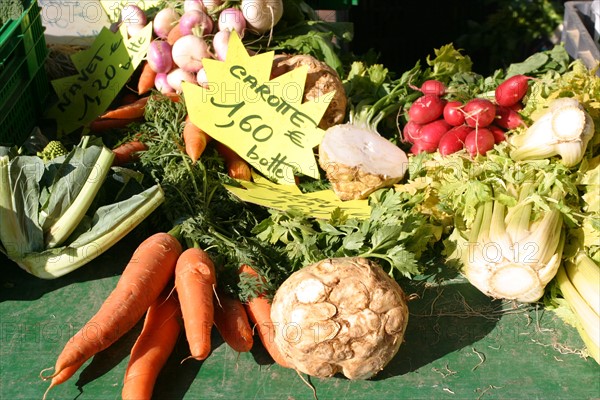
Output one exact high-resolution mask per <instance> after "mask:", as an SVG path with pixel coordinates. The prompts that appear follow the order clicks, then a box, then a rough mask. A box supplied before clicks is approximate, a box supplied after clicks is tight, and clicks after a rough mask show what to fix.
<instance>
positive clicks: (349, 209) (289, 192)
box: [225, 175, 371, 219]
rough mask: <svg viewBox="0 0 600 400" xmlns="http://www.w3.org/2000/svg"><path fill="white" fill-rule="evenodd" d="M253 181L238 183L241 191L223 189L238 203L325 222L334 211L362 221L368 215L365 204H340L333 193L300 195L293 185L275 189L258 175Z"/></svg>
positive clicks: (356, 201)
mask: <svg viewBox="0 0 600 400" xmlns="http://www.w3.org/2000/svg"><path fill="white" fill-rule="evenodd" d="M253 180H254V181H253V182H248V181H242V180H239V181H238V182H239V183H240V185H242V186H243V188H239V187H234V186H230V185H225V188H226V189H227V190H229V191H230V192H231V193H233V194H234V195H235V196H236V197H238V198H239V199H240V200H242V201H245V202H248V203H253V204H258V205H260V206H263V207H268V208H273V209H276V210H282V211H285V210H290V209H296V210H300V211H302V212H303V213H304V214H306V215H309V216H311V217H314V218H317V219H329V218H330V217H331V213H332V212H333V211H335V210H336V209H338V208H339V209H341V210H343V211H344V213H345V214H346V215H348V216H349V217H351V218H358V219H366V218H369V216H370V214H371V206H370V205H369V202H368V200H348V201H342V200H340V199H339V197H338V196H337V195H336V194H335V192H333V190H321V191H318V192H313V193H302V191H300V189H299V188H298V187H297V186H296V185H279V184H276V183H273V182H270V181H269V180H267V179H265V178H261V177H260V176H258V175H255V176H254V177H253Z"/></svg>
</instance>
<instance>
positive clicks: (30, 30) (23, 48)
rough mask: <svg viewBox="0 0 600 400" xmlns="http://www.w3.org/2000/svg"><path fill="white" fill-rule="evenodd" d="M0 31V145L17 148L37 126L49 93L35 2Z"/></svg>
mask: <svg viewBox="0 0 600 400" xmlns="http://www.w3.org/2000/svg"><path fill="white" fill-rule="evenodd" d="M22 1H23V6H24V10H25V11H24V12H23V14H21V16H20V18H18V19H16V20H11V21H9V22H7V23H5V24H4V25H3V26H2V28H1V29H0V145H6V146H12V145H19V144H21V143H22V142H24V141H25V139H26V138H27V136H28V134H29V133H30V132H31V130H32V129H33V128H34V127H35V126H36V125H37V124H38V122H39V120H40V118H41V116H42V114H43V107H44V103H45V101H46V99H47V98H48V95H49V94H50V84H49V81H48V77H47V75H46V70H45V69H44V63H45V61H46V58H47V57H48V49H47V47H46V40H45V38H44V30H45V28H44V26H43V25H42V18H41V15H40V11H41V9H40V7H39V5H38V3H37V0H22Z"/></svg>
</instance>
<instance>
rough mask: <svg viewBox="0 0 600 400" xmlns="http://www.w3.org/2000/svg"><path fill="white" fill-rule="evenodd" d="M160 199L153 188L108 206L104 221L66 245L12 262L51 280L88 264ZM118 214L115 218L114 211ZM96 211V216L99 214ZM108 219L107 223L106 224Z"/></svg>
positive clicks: (157, 192) (101, 219)
mask: <svg viewBox="0 0 600 400" xmlns="http://www.w3.org/2000/svg"><path fill="white" fill-rule="evenodd" d="M163 200H164V193H163V191H162V189H161V187H160V186H158V185H155V186H152V187H151V188H148V189H146V190H145V191H144V192H142V193H139V194H136V195H133V196H132V197H130V198H129V199H127V200H124V201H121V202H118V203H115V204H111V205H110V206H109V207H110V212H107V213H105V217H104V218H95V219H96V220H97V223H96V224H95V226H94V227H92V228H91V229H90V231H88V232H86V233H85V234H82V235H80V236H79V237H78V239H76V240H75V241H74V242H72V243H70V244H69V245H68V246H64V247H59V248H52V249H47V250H45V251H42V252H39V253H31V254H26V255H25V256H24V257H22V258H20V259H18V260H15V261H16V262H17V264H18V265H19V266H20V267H21V268H23V269H24V270H26V271H27V272H29V273H30V274H32V275H34V276H37V277H38V278H42V279H54V278H58V277H60V276H63V275H65V274H67V273H69V272H72V271H74V270H76V269H77V268H79V267H81V266H82V265H85V264H87V263H88V262H90V261H92V260H93V259H95V258H96V257H98V256H99V255H101V254H102V253H104V252H105V251H106V250H108V249H109V248H110V247H111V246H113V245H114V244H116V243H117V242H118V241H119V240H121V239H122V238H123V237H124V236H125V235H127V234H128V233H129V232H131V230H132V229H133V228H135V227H136V226H137V225H138V224H139V223H140V222H142V221H143V220H144V219H145V218H146V217H148V215H150V214H151V213H152V212H153V211H154V210H155V209H156V208H157V207H158V206H159V205H160V204H162V202H163ZM114 210H117V212H119V213H120V215H119V216H116V215H115V211H114ZM102 212H103V208H102V207H101V208H99V209H98V211H97V212H96V214H97V215H98V214H102ZM107 220H108V221H107Z"/></svg>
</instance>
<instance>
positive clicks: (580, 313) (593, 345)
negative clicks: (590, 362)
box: [556, 266, 600, 355]
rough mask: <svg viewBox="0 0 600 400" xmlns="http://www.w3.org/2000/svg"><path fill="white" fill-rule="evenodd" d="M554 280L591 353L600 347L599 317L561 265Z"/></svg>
mask: <svg viewBox="0 0 600 400" xmlns="http://www.w3.org/2000/svg"><path fill="white" fill-rule="evenodd" d="M556 282H557V283H558V287H559V289H560V291H561V293H562V295H563V297H564V298H565V300H566V301H567V302H568V303H569V306H570V307H571V309H572V310H573V312H574V313H575V315H576V316H577V319H578V321H579V323H580V327H578V329H579V330H580V332H581V331H583V332H584V334H585V335H582V338H584V340H586V339H587V342H588V343H589V345H588V350H590V352H591V353H593V352H595V350H594V349H598V347H600V317H599V316H598V314H596V313H595V312H594V310H592V308H591V307H590V306H589V305H588V304H587V302H586V301H585V299H584V298H583V297H581V295H580V294H579V292H578V291H577V289H576V288H575V286H573V283H572V282H571V281H570V280H569V277H568V276H567V273H566V271H565V268H564V267H563V266H560V267H559V269H558V272H557V274H556ZM584 336H585V337H584ZM586 345H587V343H586ZM596 355H597V354H596Z"/></svg>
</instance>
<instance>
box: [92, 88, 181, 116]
mask: <svg viewBox="0 0 600 400" xmlns="http://www.w3.org/2000/svg"><path fill="white" fill-rule="evenodd" d="M164 96H167V97H168V98H169V99H171V101H175V102H178V101H179V100H180V96H179V95H178V94H177V93H166V94H164ZM148 99H150V96H146V97H142V98H140V99H139V100H136V101H134V102H133V103H130V104H124V105H122V106H119V107H117V108H115V109H113V110H108V111H106V112H105V113H104V114H102V115H101V116H100V117H99V118H100V119H133V118H142V117H143V116H144V112H145V111H146V104H147V103H148Z"/></svg>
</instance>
